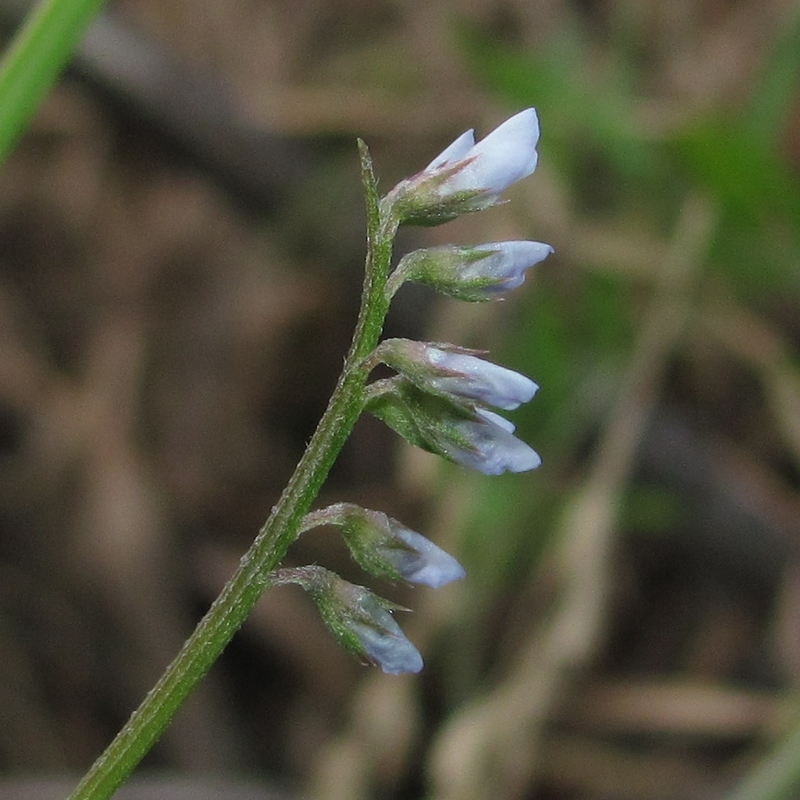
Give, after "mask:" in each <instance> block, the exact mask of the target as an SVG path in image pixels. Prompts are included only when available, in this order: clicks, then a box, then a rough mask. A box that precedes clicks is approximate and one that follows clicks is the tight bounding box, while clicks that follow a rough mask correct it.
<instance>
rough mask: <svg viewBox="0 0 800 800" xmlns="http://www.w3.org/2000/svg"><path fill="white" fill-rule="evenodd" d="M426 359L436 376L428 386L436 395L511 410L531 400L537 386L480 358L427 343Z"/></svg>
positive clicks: (523, 377)
mask: <svg viewBox="0 0 800 800" xmlns="http://www.w3.org/2000/svg"><path fill="white" fill-rule="evenodd" d="M425 358H426V360H427V362H428V363H429V364H430V366H431V368H432V370H434V371H435V372H436V373H438V374H435V375H433V376H431V378H430V379H429V380H428V385H429V386H430V387H431V388H432V389H433V390H434V391H437V392H441V393H446V394H454V395H457V396H458V397H463V398H465V399H468V400H475V401H477V402H479V403H483V404H485V405H487V406H494V407H495V408H502V409H504V410H506V411H510V410H512V409H514V408H518V407H519V406H520V405H521V404H522V403H527V402H528V401H530V400H531V399H532V398H533V396H534V394H536V391H537V390H538V388H539V387H538V386H537V385H536V384H535V383H534V382H533V381H532V380H531V379H530V378H526V377H525V376H524V375H521V374H520V373H519V372H514V370H511V369H506V368H505V367H501V366H499V365H498V364H493V363H492V362H491V361H484V360H483V359H482V358H478V357H477V356H474V355H471V354H469V353H463V352H458V351H457V350H456V351H453V350H448V349H446V348H442V347H437V346H436V345H433V344H429V345H427V346H426V348H425Z"/></svg>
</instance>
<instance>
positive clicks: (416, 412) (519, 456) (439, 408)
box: [367, 376, 541, 475]
mask: <svg viewBox="0 0 800 800" xmlns="http://www.w3.org/2000/svg"><path fill="white" fill-rule="evenodd" d="M367 410H368V411H369V412H370V413H372V414H374V415H375V416H376V417H378V419H380V420H383V422H385V423H386V424H387V425H388V426H389V427H390V428H392V429H394V430H395V431H396V432H397V433H399V434H400V435H401V436H403V437H404V438H405V439H408V441H410V442H411V443H412V444H414V445H416V446H417V447H421V448H422V449H423V450H428V451H429V452H431V453H436V454H438V455H440V456H444V457H445V458H447V459H449V460H450V461H454V462H456V463H458V464H461V465H462V466H465V467H470V468H472V469H476V470H478V471H479V472H482V473H484V474H485V475H500V474H502V473H504V472H526V471H527V470H530V469H535V468H536V467H538V466H539V465H540V464H541V459H540V458H539V455H538V454H537V453H536V451H535V450H533V449H532V448H531V447H529V446H528V445H527V444H525V442H523V441H521V440H520V439H517V438H516V436H514V426H513V424H512V423H511V422H509V421H508V420H507V419H505V418H504V417H501V416H499V415H498V414H494V413H493V412H491V411H488V410H486V409H483V408H479V407H477V408H476V407H475V406H474V405H470V404H467V403H460V402H458V401H457V400H455V399H448V398H447V397H444V396H440V395H436V394H430V393H428V392H425V391H423V390H422V389H420V388H419V387H417V386H416V385H415V384H414V383H412V382H411V381H410V380H408V379H407V378H405V377H403V376H398V377H396V378H391V379H388V380H383V381H378V382H376V383H374V384H372V397H371V398H370V399H369V401H368V403H367Z"/></svg>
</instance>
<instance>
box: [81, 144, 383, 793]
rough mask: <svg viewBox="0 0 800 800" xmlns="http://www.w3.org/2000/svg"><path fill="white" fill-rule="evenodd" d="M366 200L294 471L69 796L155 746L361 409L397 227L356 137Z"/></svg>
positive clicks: (242, 614) (287, 538)
mask: <svg viewBox="0 0 800 800" xmlns="http://www.w3.org/2000/svg"><path fill="white" fill-rule="evenodd" d="M359 149H360V153H361V166H362V175H363V180H364V190H365V194H366V199H367V225H368V230H367V258H366V274H365V278H364V288H363V292H362V297H361V310H360V312H359V316H358V322H357V324H356V330H355V333H354V335H353V341H352V344H351V346H350V351H349V353H348V355H347V358H346V359H345V365H344V369H343V370H342V374H341V375H340V377H339V381H338V383H337V384H336V388H335V389H334V391H333V394H332V395H331V399H330V402H329V403H328V407H327V409H326V410H325V413H324V414H323V416H322V419H321V420H320V422H319V425H318V427H317V430H316V431H315V433H314V436H313V437H312V439H311V441H310V442H309V445H308V447H307V449H306V451H305V453H304V454H303V457H302V458H301V459H300V462H299V463H298V465H297V468H296V470H295V472H294V474H293V475H292V477H291V479H290V480H289V483H288V484H287V486H286V488H285V489H284V491H283V494H282V495H281V497H280V499H279V500H278V503H277V504H276V505H275V506H274V508H273V510H272V514H271V515H270V517H269V519H268V520H267V522H266V523H265V524H264V526H263V527H262V528H261V530H260V531H259V533H258V536H257V537H256V539H255V541H254V542H253V544H252V546H251V547H250V549H249V550H248V551H247V553H246V554H245V555H244V557H243V558H242V560H241V562H240V565H239V568H238V570H237V571H236V573H235V574H234V575H233V577H232V578H231V579H230V581H229V582H228V583H227V584H226V586H225V588H224V589H223V590H222V592H221V594H220V595H219V597H218V598H217V599H216V600H215V601H214V603H213V605H212V606H211V608H210V609H209V610H208V612H207V613H206V615H205V616H204V617H203V619H202V620H201V621H200V623H199V624H198V625H197V628H195V631H194V633H192V635H191V637H190V638H189V639H188V640H187V641H186V643H185V644H184V646H183V648H182V649H181V651H180V653H178V655H177V657H176V658H175V660H174V661H173V662H172V664H170V666H169V667H167V669H166V671H165V672H164V674H163V675H162V677H161V678H160V680H159V681H158V683H157V684H156V685H155V686H154V687H153V689H152V690H151V691H150V693H149V694H148V695H147V697H145V699H144V701H143V702H142V704H141V705H140V706H139V708H138V709H137V710H136V711H135V712H134V713H133V715H132V716H131V718H130V719H129V720H128V722H127V723H126V725H125V727H124V728H123V729H122V730H121V731H120V732H119V734H118V735H117V737H116V738H115V739H114V741H113V742H112V743H111V744H110V745H109V746H108V748H107V749H106V751H105V752H104V753H103V754H102V755H101V756H100V758H99V759H98V760H97V761H96V762H95V763H94V765H93V766H92V767H91V769H90V770H89V772H88V773H87V774H86V776H85V777H84V779H83V781H82V782H81V783H80V785H79V786H78V787H77V789H76V790H75V791H74V793H73V794H72V795H71V800H103V799H104V798H107V797H110V796H111V794H113V792H114V791H115V790H116V789H117V788H118V787H119V786H120V785H121V784H122V783H123V782H124V781H125V780H126V779H127V777H128V776H129V775H130V773H131V772H132V771H133V769H134V768H135V767H136V765H137V764H138V763H139V761H140V760H141V759H142V758H143V757H144V755H145V754H146V753H147V752H148V751H149V750H150V748H151V747H152V746H153V745H154V744H155V742H156V741H157V740H158V738H159V737H160V736H161V734H162V733H163V732H164V730H165V728H166V727H167V725H168V724H169V722H170V720H171V719H172V717H173V716H174V714H175V712H176V711H177V710H178V708H179V707H180V705H181V704H182V703H183V701H184V700H185V699H186V697H187V696H188V695H189V694H190V693H191V691H192V689H194V687H195V686H196V685H197V684H198V682H199V681H200V680H201V678H202V677H203V676H204V675H205V674H206V672H208V670H209V669H210V667H211V665H212V664H213V663H214V661H215V660H216V659H217V658H218V657H219V655H220V654H221V653H222V651H223V650H224V649H225V646H226V645H227V644H228V642H229V641H230V640H231V638H232V637H233V635H234V633H235V632H236V631H237V630H238V628H239V627H240V626H241V624H242V623H243V622H244V620H245V619H246V618H247V615H248V614H249V612H250V610H251V609H252V608H253V606H254V605H255V603H256V602H257V601H258V599H259V597H261V595H262V593H263V592H264V590H265V589H266V588H267V586H268V585H269V583H270V577H269V574H270V573H271V572H272V571H273V570H275V569H276V568H277V567H278V565H279V564H280V562H281V561H282V560H283V557H284V555H285V554H286V551H287V549H288V548H289V545H291V543H292V542H293V541H294V540H295V539H296V538H297V535H298V528H299V526H300V522H301V519H302V517H303V516H304V515H305V514H306V513H307V512H308V510H309V508H310V506H311V504H312V502H313V501H314V499H315V498H316V496H317V494H318V493H319V490H320V488H321V487H322V484H323V482H324V481H325V478H326V477H327V475H328V472H329V470H330V468H331V466H332V465H333V462H334V461H335V460H336V457H337V456H338V454H339V452H340V450H341V449H342V447H343V445H344V443H345V441H346V440H347V438H348V436H349V435H350V432H351V430H352V428H353V425H354V424H355V422H356V420H357V419H358V417H359V415H360V413H361V411H362V409H363V407H364V395H365V385H366V381H367V378H368V377H369V371H370V367H369V365H368V362H367V356H369V354H370V353H371V352H372V351H373V350H374V349H375V346H376V345H377V343H378V339H379V337H380V334H381V331H382V328H383V322H384V319H385V317H386V312H387V310H388V301H387V300H386V296H385V286H386V278H387V275H388V271H389V262H390V260H391V254H392V244H393V241H394V235H395V233H396V230H397V225H396V223H395V222H394V220H393V218H392V215H391V213H390V212H386V211H384V212H383V213H382V212H381V210H380V207H379V202H378V196H377V189H376V186H375V179H374V177H373V174H372V165H371V162H370V158H369V153H368V151H367V148H366V146H365V145H364V143H363V142H361V141H359Z"/></svg>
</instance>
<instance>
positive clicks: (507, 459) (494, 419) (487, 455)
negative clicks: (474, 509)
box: [440, 409, 542, 475]
mask: <svg viewBox="0 0 800 800" xmlns="http://www.w3.org/2000/svg"><path fill="white" fill-rule="evenodd" d="M454 427H455V429H456V431H457V432H458V433H459V434H460V437H462V438H463V441H459V440H457V439H454V438H451V439H450V440H449V441H448V440H442V441H441V442H440V444H441V447H442V451H443V454H444V455H445V456H447V457H448V458H450V459H451V460H452V461H455V462H456V463H458V464H461V465H462V466H464V467H469V468H471V469H475V470H477V471H478V472H482V473H483V474H484V475H502V474H503V473H504V472H527V471H528V470H531V469H536V468H537V467H538V466H540V465H541V463H542V459H541V458H540V457H539V454H538V453H537V452H536V451H535V450H534V449H533V448H532V447H530V446H529V445H527V444H525V442H523V441H522V440H521V439H517V437H516V436H514V435H513V434H514V425H513V423H511V422H509V420H507V419H506V418H505V417H501V416H500V415H499V414H494V413H493V412H491V411H487V410H486V409H478V410H477V411H476V418H475V419H472V420H469V419H466V420H460V421H459V422H458V423H456V424H455V426H454Z"/></svg>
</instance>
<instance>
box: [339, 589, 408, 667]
mask: <svg viewBox="0 0 800 800" xmlns="http://www.w3.org/2000/svg"><path fill="white" fill-rule="evenodd" d="M342 583H345V581H342ZM348 586H349V587H350V588H351V589H352V591H351V592H350V609H349V610H350V612H351V613H350V614H349V615H348V616H347V618H346V619H345V620H344V624H345V625H346V627H347V629H348V630H349V632H350V633H352V634H353V636H355V638H356V639H357V640H358V643H359V644H360V646H361V654H362V655H363V656H364V658H366V660H367V661H369V662H370V663H371V664H374V665H375V666H377V667H380V668H381V670H383V672H385V673H387V674H388V675H402V674H403V673H406V672H419V671H420V670H421V669H422V667H423V662H422V656H421V655H420V654H419V650H417V648H416V647H414V645H413V644H411V642H410V641H409V640H408V639H407V638H406V635H405V634H404V633H403V631H402V629H401V628H400V626H399V625H398V624H397V622H395V619H394V617H393V616H392V612H391V611H390V610H389V609H388V608H387V607H386V604H385V602H384V601H381V599H380V598H379V597H377V595H375V594H373V593H372V592H370V591H369V589H365V588H364V587H363V586H354V585H353V584H348Z"/></svg>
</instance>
